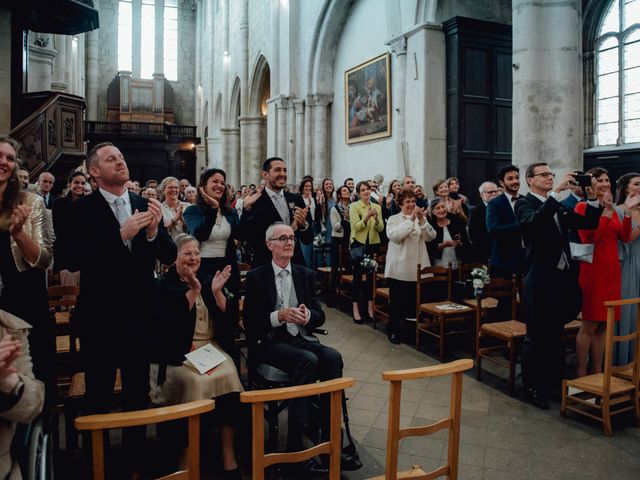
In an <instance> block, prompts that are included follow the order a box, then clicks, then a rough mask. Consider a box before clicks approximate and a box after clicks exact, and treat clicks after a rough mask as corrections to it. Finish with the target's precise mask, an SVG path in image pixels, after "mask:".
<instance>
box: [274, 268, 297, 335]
mask: <svg viewBox="0 0 640 480" xmlns="http://www.w3.org/2000/svg"><path fill="white" fill-rule="evenodd" d="M278 277H280V304H281V306H282V307H281V308H289V307H291V275H290V274H289V271H288V270H280V273H279V274H278ZM286 325H287V332H289V334H290V335H291V336H293V337H295V336H296V335H298V325H296V324H295V323H290V322H287V323H286Z"/></svg>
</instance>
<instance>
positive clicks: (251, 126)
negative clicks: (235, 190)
mask: <svg viewBox="0 0 640 480" xmlns="http://www.w3.org/2000/svg"><path fill="white" fill-rule="evenodd" d="M239 120H240V145H241V147H242V150H241V152H242V153H241V158H242V161H241V162H240V184H243V183H246V184H247V185H248V184H250V183H255V184H256V185H257V184H258V182H259V181H260V171H261V170H262V162H264V161H265V160H266V159H267V119H266V117H263V116H258V117H240V119H239Z"/></svg>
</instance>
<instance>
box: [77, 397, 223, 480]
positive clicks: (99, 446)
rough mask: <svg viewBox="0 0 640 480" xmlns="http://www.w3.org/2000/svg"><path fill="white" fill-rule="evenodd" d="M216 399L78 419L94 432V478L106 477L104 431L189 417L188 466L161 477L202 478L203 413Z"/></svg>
mask: <svg viewBox="0 0 640 480" xmlns="http://www.w3.org/2000/svg"><path fill="white" fill-rule="evenodd" d="M214 405H215V402H214V401H213V400H196V401H194V402H189V403H183V404H180V405H172V406H170V407H161V408H150V409H148V410H136V411H133V412H118V413H106V414H101V415H88V416H85V417H79V418H76V428H77V429H78V430H80V431H84V430H87V431H90V432H91V454H92V457H93V480H104V478H105V471H104V467H105V465H104V445H103V443H104V436H103V434H104V431H105V430H110V429H113V428H127V427H138V426H143V425H151V424H156V423H163V422H169V421H171V420H178V419H180V418H188V422H189V433H188V435H189V444H188V447H187V461H188V467H187V469H186V470H180V471H178V472H175V473H172V474H171V475H167V476H164V477H162V478H161V479H159V480H169V479H171V480H199V479H200V415H202V414H203V413H206V412H210V411H211V410H213V409H214Z"/></svg>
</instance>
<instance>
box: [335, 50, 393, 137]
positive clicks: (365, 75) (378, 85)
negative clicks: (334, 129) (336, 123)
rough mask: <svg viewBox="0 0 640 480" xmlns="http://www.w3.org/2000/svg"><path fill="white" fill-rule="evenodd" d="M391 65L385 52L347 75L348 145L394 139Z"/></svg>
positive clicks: (345, 79) (346, 121)
mask: <svg viewBox="0 0 640 480" xmlns="http://www.w3.org/2000/svg"><path fill="white" fill-rule="evenodd" d="M390 63H391V56H390V55H389V54H388V53H384V54H382V55H379V56H377V57H375V58H373V59H371V60H369V61H367V62H364V63H361V64H360V65H358V66H356V67H353V68H351V69H349V70H347V71H346V72H345V73H344V104H345V112H344V113H345V115H344V118H345V128H344V132H345V133H344V135H345V141H346V143H348V144H351V143H359V142H366V141H369V140H375V139H377V138H384V137H390V136H391V68H390V66H391V65H390Z"/></svg>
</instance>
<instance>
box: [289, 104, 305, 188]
mask: <svg viewBox="0 0 640 480" xmlns="http://www.w3.org/2000/svg"><path fill="white" fill-rule="evenodd" d="M304 104H305V101H304V100H302V99H297V100H294V101H293V106H294V108H295V111H296V115H295V117H296V119H295V122H296V152H295V157H294V158H295V162H294V160H293V158H292V159H291V164H292V165H294V164H295V172H296V178H295V179H293V180H295V181H299V180H301V179H302V176H303V175H306V173H305V165H304V152H305V143H306V142H305V138H304Z"/></svg>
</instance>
